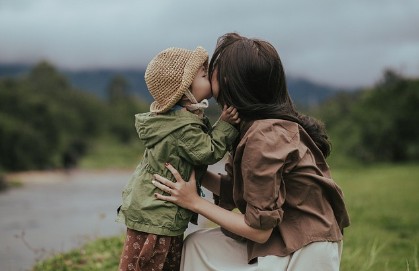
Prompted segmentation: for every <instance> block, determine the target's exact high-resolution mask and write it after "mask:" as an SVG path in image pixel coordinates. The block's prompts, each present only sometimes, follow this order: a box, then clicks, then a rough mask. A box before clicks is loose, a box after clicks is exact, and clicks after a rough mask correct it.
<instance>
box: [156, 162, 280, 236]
mask: <svg viewBox="0 0 419 271" xmlns="http://www.w3.org/2000/svg"><path fill="white" fill-rule="evenodd" d="M166 167H167V168H168V169H169V170H170V171H171V172H172V174H173V176H174V177H175V178H176V181H177V182H176V183H173V182H171V181H170V180H168V179H166V178H164V177H162V176H160V175H157V174H156V175H154V178H155V179H154V180H153V184H154V185H155V186H156V187H158V188H160V189H161V190H163V191H165V192H167V193H169V194H170V195H169V196H165V195H162V194H157V193H156V194H155V196H156V198H158V199H160V200H166V201H170V202H173V203H175V204H177V205H179V206H181V207H183V208H186V209H189V210H191V211H193V212H196V213H198V214H201V215H203V216H204V217H206V218H207V219H209V220H211V221H212V222H214V223H216V224H218V225H220V226H221V227H223V228H225V229H226V230H228V231H230V232H233V233H235V234H237V235H240V236H243V237H245V238H247V239H250V240H252V241H254V242H257V243H265V242H266V241H267V240H268V239H269V237H270V235H271V233H272V229H268V230H261V229H255V228H252V227H250V226H249V225H247V224H246V222H245V221H244V215H243V214H240V213H235V212H232V211H228V210H226V209H223V208H221V207H218V206H217V205H215V204H213V203H211V202H209V201H207V200H206V199H204V198H201V197H200V196H199V195H198V194H197V192H196V179H195V172H193V173H192V174H191V177H190V179H189V182H185V181H184V180H183V179H182V177H181V176H180V174H179V173H178V171H177V170H176V169H175V168H173V167H172V166H171V165H167V166H166ZM214 175H215V174H214ZM214 175H210V176H211V178H213V177H214V178H215V177H216V176H214ZM217 179H218V178H217Z"/></svg>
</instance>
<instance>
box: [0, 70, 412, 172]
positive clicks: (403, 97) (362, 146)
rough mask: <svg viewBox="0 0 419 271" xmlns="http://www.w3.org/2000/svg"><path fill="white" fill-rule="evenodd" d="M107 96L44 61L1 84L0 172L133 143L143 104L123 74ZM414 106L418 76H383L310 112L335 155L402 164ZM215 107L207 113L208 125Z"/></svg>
mask: <svg viewBox="0 0 419 271" xmlns="http://www.w3.org/2000/svg"><path fill="white" fill-rule="evenodd" d="M290 91H291V92H292V90H290ZM107 93H108V98H107V99H103V98H100V97H97V96H94V95H92V94H89V93H88V92H86V91H82V90H79V89H76V88H74V87H73V86H72V85H71V84H70V83H69V80H68V79H67V78H66V77H65V76H64V75H62V74H61V73H60V72H58V71H57V69H56V68H54V67H53V66H52V65H51V64H49V63H46V62H42V63H39V64H38V65H36V66H35V67H34V68H33V69H32V70H31V71H30V72H29V73H28V74H27V75H25V76H23V77H19V78H3V79H0V171H1V170H3V171H18V170H31V169H51V168H66V167H72V166H76V165H77V161H78V160H79V159H80V158H81V157H83V155H85V154H86V152H87V151H88V150H89V146H91V145H92V143H93V142H94V141H95V140H97V139H98V138H100V137H101V136H103V135H104V134H108V135H111V136H113V137H115V138H116V139H117V140H119V141H120V142H121V143H129V142H130V141H131V140H133V139H136V138H137V134H136V132H135V128H134V125H133V121H134V119H133V116H134V115H135V114H136V113H139V112H146V111H148V106H149V105H148V103H146V102H144V101H142V100H140V99H139V98H138V97H135V96H132V95H130V94H129V93H130V92H129V85H128V83H127V81H126V80H125V79H124V77H122V76H115V77H114V78H113V79H112V80H111V81H110V82H109V84H108V88H107ZM418 106H419V79H418V78H406V77H404V76H402V75H400V74H397V73H395V72H393V71H386V72H385V73H384V75H383V79H382V80H381V81H380V82H378V83H377V84H376V85H375V86H373V87H371V88H368V89H360V90H358V91H353V92H338V93H337V94H336V95H335V96H333V97H332V98H330V99H328V100H327V101H325V102H323V103H322V104H320V105H319V106H317V107H315V108H311V109H310V113H312V114H314V115H315V116H316V117H318V118H320V119H321V120H323V121H324V122H325V124H326V127H327V129H328V131H329V134H330V136H331V139H332V144H333V147H334V148H333V149H334V150H333V151H334V152H339V153H340V154H342V155H346V156H348V157H352V158H354V159H356V160H358V161H361V162H381V161H388V162H403V161H416V160H419V140H418V138H419V127H418V125H417V124H418V123H419V110H418V109H417V108H418ZM215 107H216V106H215ZM215 107H214V106H213V107H211V108H209V110H207V114H209V115H210V116H211V120H212V121H215V119H216V117H217V116H218V114H219V111H218V108H215Z"/></svg>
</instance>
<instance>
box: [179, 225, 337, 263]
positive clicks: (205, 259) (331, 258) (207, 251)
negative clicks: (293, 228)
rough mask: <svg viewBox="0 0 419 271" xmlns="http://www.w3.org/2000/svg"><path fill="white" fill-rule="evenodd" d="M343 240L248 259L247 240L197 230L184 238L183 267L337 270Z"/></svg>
mask: <svg viewBox="0 0 419 271" xmlns="http://www.w3.org/2000/svg"><path fill="white" fill-rule="evenodd" d="M341 244H342V242H315V243H311V244H309V245H307V246H305V247H303V248H301V249H299V250H297V251H296V252H294V253H293V254H291V255H289V256H285V257H278V256H266V257H259V258H258V261H257V262H256V263H254V264H248V263H247V247H246V243H244V242H239V241H236V240H234V239H232V238H229V237H227V236H225V235H224V234H223V233H222V232H221V230H220V228H214V229H204V230H198V231H196V232H193V233H191V234H189V235H188V236H187V237H186V238H185V241H184V245H183V251H182V261H181V265H180V270H184V271H207V270H208V271H256V270H257V271H261V270H264V271H265V270H266V271H270V270H272V271H273V270H275V271H297V270H298V271H304V270H310V271H338V270H339V264H340V257H341V251H342V245H341Z"/></svg>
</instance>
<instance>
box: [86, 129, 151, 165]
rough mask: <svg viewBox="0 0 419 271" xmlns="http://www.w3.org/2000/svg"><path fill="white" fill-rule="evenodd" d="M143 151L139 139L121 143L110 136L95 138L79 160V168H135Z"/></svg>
mask: <svg viewBox="0 0 419 271" xmlns="http://www.w3.org/2000/svg"><path fill="white" fill-rule="evenodd" d="M143 152H144V145H143V144H142V143H141V142H140V140H139V139H137V140H132V141H131V142H129V143H121V142H119V141H118V140H116V139H114V138H112V137H103V138H101V139H99V140H97V141H96V142H95V143H94V144H93V147H92V148H91V149H90V150H89V152H88V154H87V155H86V156H84V157H83V158H82V159H81V160H80V161H79V165H78V167H79V168H81V169H108V168H110V167H112V168H119V169H120V168H127V169H132V168H135V166H136V165H137V163H138V162H139V161H140V159H141V155H142V154H143Z"/></svg>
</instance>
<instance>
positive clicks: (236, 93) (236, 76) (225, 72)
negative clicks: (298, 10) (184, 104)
mask: <svg viewBox="0 0 419 271" xmlns="http://www.w3.org/2000/svg"><path fill="white" fill-rule="evenodd" d="M215 69H217V71H218V78H217V80H218V84H219V88H220V92H219V94H218V98H217V100H218V102H219V103H220V105H221V106H223V105H233V106H234V107H236V108H237V110H238V112H239V114H240V118H241V119H242V120H244V121H251V120H257V119H285V120H289V121H293V122H296V123H298V124H300V125H301V126H302V127H303V128H304V130H306V132H307V133H308V134H309V135H310V137H311V138H312V139H313V141H314V142H315V143H316V145H317V147H318V148H319V149H320V150H321V152H322V153H323V155H324V156H325V157H327V156H328V155H329V154H330V149H331V146H330V142H329V140H328V136H327V134H326V130H325V127H324V125H323V124H322V123H321V122H320V121H318V120H316V119H314V118H312V117H309V116H305V115H303V114H300V113H298V112H297V110H296V109H295V107H294V104H293V103H292V100H291V98H290V96H289V94H288V90H287V86H286V80H285V73H284V68H283V66H282V63H281V60H280V58H279V55H278V53H277V51H276V50H275V48H274V47H273V46H272V45H271V44H270V43H269V42H267V41H263V40H259V39H249V38H246V37H243V36H240V35H239V34H237V33H227V34H225V35H223V36H221V37H220V38H218V41H217V46H216V48H215V52H214V54H213V55H212V58H211V61H210V64H209V77H210V78H212V75H213V74H214V70H215Z"/></svg>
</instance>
